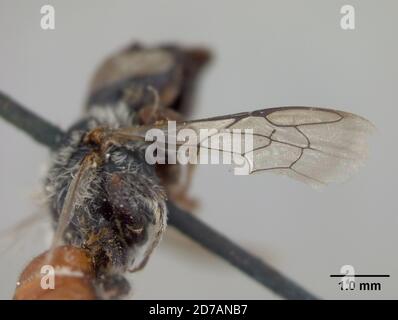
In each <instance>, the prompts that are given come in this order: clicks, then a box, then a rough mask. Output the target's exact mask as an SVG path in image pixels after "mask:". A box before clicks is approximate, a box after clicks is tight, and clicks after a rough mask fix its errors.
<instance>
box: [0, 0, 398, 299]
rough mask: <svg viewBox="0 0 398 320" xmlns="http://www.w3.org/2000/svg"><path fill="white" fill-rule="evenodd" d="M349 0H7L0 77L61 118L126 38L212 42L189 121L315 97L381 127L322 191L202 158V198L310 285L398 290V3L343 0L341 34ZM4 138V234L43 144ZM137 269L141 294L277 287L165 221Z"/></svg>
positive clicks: (12, 270) (38, 167) (23, 206)
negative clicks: (49, 19) (348, 27)
mask: <svg viewBox="0 0 398 320" xmlns="http://www.w3.org/2000/svg"><path fill="white" fill-rule="evenodd" d="M47 3H49V4H52V5H54V6H55V10H56V29H55V30H54V31H43V30H41V28H40V24H39V23H40V17H41V16H40V7H41V6H42V5H44V4H47ZM346 3H347V1H327V2H326V1H316V0H314V1H280V0H278V1H227V0H225V1H195V2H194V1H183V0H181V1H177V0H167V1H165V0H163V1H148V0H145V1H109V2H108V1H97V0H96V1H93V0H92V1H16V0H10V1H4V0H1V1H0V88H1V90H3V91H5V92H7V93H9V94H10V95H12V96H14V97H15V98H17V99H18V100H19V101H20V102H22V103H24V104H26V105H27V106H29V107H30V108H31V109H32V110H34V111H35V112H37V113H38V114H40V115H43V116H45V117H46V118H47V119H49V120H51V121H52V122H54V123H56V124H58V125H60V126H62V127H63V128H67V126H68V125H69V124H71V123H72V122H73V121H74V120H76V119H77V118H78V117H79V115H80V112H81V109H82V104H83V101H84V98H85V94H86V89H87V84H88V80H89V78H90V75H91V74H92V72H93V71H94V69H95V67H96V66H97V65H98V64H99V63H100V62H101V61H102V59H104V58H105V57H106V56H107V55H108V54H110V53H112V52H114V51H115V50H117V49H119V48H122V47H124V46H126V45H127V44H129V43H130V42H131V41H135V40H139V41H142V42H144V43H148V44H157V43H161V42H170V41H171V42H178V43H181V44H184V45H206V46H208V47H209V48H211V49H212V50H213V52H214V54H215V59H214V61H213V64H212V65H211V67H210V68H209V69H208V70H207V72H206V74H205V76H204V77H203V81H202V83H201V86H200V88H199V93H198V98H199V99H198V101H197V109H196V111H195V114H194V116H195V117H204V116H213V115H221V114H228V113H235V112H239V111H249V110H254V109H258V108H262V107H268V106H279V105H315V106H332V107H336V108H340V109H344V110H347V111H350V112H354V113H357V114H360V115H362V116H364V117H366V118H368V119H370V120H371V121H372V122H373V123H374V124H375V125H376V127H377V128H378V131H377V133H376V134H375V135H374V136H373V138H372V148H371V155H370V159H369V161H368V162H367V165H366V167H364V168H363V169H362V170H361V171H360V172H359V173H358V174H357V175H355V176H354V177H353V178H352V179H351V180H350V181H348V182H346V183H345V184H343V185H333V186H330V187H328V188H326V189H324V190H323V191H321V192H319V191H315V190H313V189H311V188H310V187H307V186H306V185H304V184H301V183H299V182H296V181H292V180H290V179H287V178H283V177H280V176H276V175H271V174H264V175H257V176H250V177H239V176H234V175H233V174H231V173H229V172H228V170H227V169H226V168H223V167H220V166H202V167H199V168H198V170H197V172H196V177H195V180H194V185H193V188H192V194H193V195H194V196H195V197H197V198H198V199H200V201H201V208H200V210H199V211H198V213H197V214H198V215H199V216H200V218H201V219H203V220H204V221H206V222H208V223H209V224H211V225H213V226H214V227H215V228H216V229H218V230H222V231H223V232H224V233H225V234H226V235H228V236H229V237H231V238H232V239H234V240H236V241H237V242H239V243H241V244H242V245H243V246H245V247H246V248H248V249H250V250H252V251H253V252H255V253H257V254H259V255H260V256H261V257H264V258H265V259H267V261H269V262H270V263H272V264H273V265H274V266H275V267H277V268H278V269H280V270H281V271H283V272H284V273H285V274H286V275H288V276H290V277H291V278H293V279H295V280H296V281H297V282H299V283H300V284H302V285H303V286H304V287H306V288H308V289H309V290H311V291H312V292H314V293H315V294H318V295H319V296H321V297H323V298H358V297H363V298H398V294H397V291H398V290H397V289H398V280H397V279H398V274H397V268H398V258H397V250H396V243H397V240H398V234H397V232H396V231H397V228H398V217H397V200H396V190H397V169H396V164H397V160H398V159H397V154H398V153H397V151H396V149H397V144H396V141H397V139H396V138H397V129H396V123H397V115H398V112H397V100H398V95H397V87H396V85H397V79H398V68H397V66H398V63H397V57H398V50H397V48H398V47H397V44H396V31H397V27H398V19H397V10H398V3H397V2H396V1H364V0H362V1H349V4H352V5H354V7H355V9H356V30H355V31H343V30H342V29H341V28H340V17H341V15H340V8H341V6H342V5H343V4H346ZM0 150H1V157H0V177H1V179H0V203H1V224H0V229H1V230H5V229H7V228H9V227H11V226H12V225H14V224H15V223H16V222H18V221H20V220H21V219H22V218H24V217H26V216H28V215H30V214H32V213H33V212H35V211H37V210H38V209H37V204H36V202H37V201H35V199H34V198H35V196H34V194H35V192H36V191H37V190H40V183H41V176H42V171H43V168H45V164H46V161H47V159H48V156H49V155H48V151H47V150H46V148H44V147H43V146H39V145H37V144H35V143H33V142H32V141H31V140H30V139H29V138H28V137H27V136H25V135H24V134H23V133H21V132H18V131H17V130H16V129H15V128H13V127H11V126H9V125H8V124H6V123H5V122H3V121H1V120H0ZM23 233H24V234H28V233H27V232H23ZM23 241H25V242H26V243H25V244H26V245H28V244H29V245H32V244H33V245H35V243H34V242H33V240H31V239H27V240H26V239H25V240H23ZM37 245H38V244H37ZM25 251H26V250H25ZM23 252H24V251H22V249H18V250H14V251H13V253H11V254H10V253H9V252H8V253H7V254H6V253H1V255H0V271H1V273H0V297H1V298H9V297H10V295H11V292H12V288H13V285H14V283H15V279H16V276H17V274H18V272H19V271H20V270H21V268H22V265H21V263H24V262H27V261H28V260H27V259H28V258H29V255H32V254H33V251H28V252H25V253H27V256H24V255H23ZM25 253H24V254H25ZM6 257H7V258H6ZM17 261H19V262H17ZM21 261H22V262H21ZM344 264H352V265H353V266H354V267H355V268H356V271H357V273H389V274H391V275H392V276H391V278H389V279H387V280H384V281H383V289H382V291H381V292H377V293H371V292H367V293H361V294H360V293H358V292H356V293H342V292H340V289H339V288H338V286H337V282H338V281H339V280H338V279H331V278H329V274H331V273H338V272H339V270H340V267H341V266H342V265H344ZM133 278H134V279H133V281H134V292H135V297H136V298H209V299H211V298H255V299H256V298H259V299H260V298H277V296H275V295H274V294H273V293H271V292H270V291H268V290H266V289H264V288H262V287H261V286H260V285H258V284H256V283H255V282H254V281H252V280H250V279H249V278H248V277H246V276H245V275H243V274H242V273H240V272H239V271H237V270H235V269H234V268H232V267H230V266H229V265H227V264H226V263H224V262H223V261H221V260H219V259H218V258H216V257H214V256H212V255H210V254H208V253H207V252H205V251H204V250H202V249H201V248H199V247H198V246H197V245H196V244H193V243H191V242H189V241H186V240H185V239H184V238H183V237H182V236H181V235H179V234H178V233H176V232H175V231H174V232H173V231H172V230H171V229H169V232H168V234H167V236H166V237H165V239H164V241H163V242H162V244H161V245H160V247H159V248H158V249H157V250H156V252H155V254H154V255H153V256H152V258H151V260H150V262H149V264H148V266H147V267H146V268H145V270H144V271H142V272H139V273H136V274H135V275H134V276H133Z"/></svg>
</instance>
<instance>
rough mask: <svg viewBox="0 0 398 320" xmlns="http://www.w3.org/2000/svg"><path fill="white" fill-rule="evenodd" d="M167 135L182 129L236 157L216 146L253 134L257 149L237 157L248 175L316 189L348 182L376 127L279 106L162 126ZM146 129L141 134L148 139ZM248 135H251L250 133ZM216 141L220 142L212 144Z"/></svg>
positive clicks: (348, 116)
mask: <svg viewBox="0 0 398 320" xmlns="http://www.w3.org/2000/svg"><path fill="white" fill-rule="evenodd" d="M156 128H157V129H160V130H162V131H163V133H164V135H165V136H169V137H170V136H175V135H178V133H179V132H180V131H181V130H183V129H193V130H195V131H196V132H197V134H198V135H199V136H200V131H201V130H202V129H215V130H214V131H213V132H212V131H211V130H210V131H209V132H208V134H207V135H206V134H205V135H204V136H201V139H200V140H199V142H198V144H197V147H198V149H199V150H200V151H201V152H203V150H206V149H207V150H208V149H211V150H213V151H214V150H218V151H221V152H224V153H236V152H233V150H231V149H230V145H231V144H228V143H226V144H225V143H224V144H223V143H220V144H219V145H217V146H215V145H214V143H212V141H211V140H212V139H213V140H217V138H218V137H219V136H220V135H221V134H222V133H223V132H225V131H227V130H229V132H231V131H232V132H233V131H234V130H238V129H239V130H241V131H242V133H238V134H243V133H244V132H243V130H245V129H249V130H250V129H251V130H252V133H250V134H249V135H251V136H252V138H253V139H252V141H253V146H252V148H251V149H250V150H245V151H244V152H238V153H237V155H238V156H240V157H241V158H242V160H243V159H245V161H246V162H248V163H249V170H248V173H258V172H265V171H269V172H274V173H279V174H285V175H288V176H291V177H293V178H296V179H298V180H301V181H304V182H306V183H309V184H311V185H313V186H321V185H325V184H328V183H330V182H334V181H343V180H345V179H347V178H348V177H349V176H350V175H351V173H352V172H354V171H355V170H356V169H357V168H358V167H359V166H360V165H362V164H363V162H364V160H365V159H366V156H367V150H368V143H367V140H368V139H367V138H368V135H369V134H370V133H371V132H372V131H373V125H372V124H371V123H370V122H369V121H368V120H366V119H364V118H362V117H359V116H357V115H355V114H352V113H348V112H343V111H338V110H333V109H324V108H312V107H280V108H271V109H263V110H257V111H253V112H245V113H238V114H234V115H229V116H221V117H214V118H208V119H202V120H194V121H188V122H180V123H177V126H176V130H175V131H174V132H170V130H169V128H168V127H167V124H166V125H158V126H156ZM147 129H148V128H143V129H140V130H138V132H139V133H138V135H141V136H144V135H145V132H146V130H147ZM246 134H247V133H246ZM214 138H216V139H214Z"/></svg>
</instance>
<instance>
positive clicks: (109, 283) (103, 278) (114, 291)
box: [95, 273, 131, 300]
mask: <svg viewBox="0 0 398 320" xmlns="http://www.w3.org/2000/svg"><path fill="white" fill-rule="evenodd" d="M95 288H96V291H97V295H98V296H99V297H100V298H102V299H104V300H113V299H121V298H124V297H126V296H127V295H128V294H129V293H130V290H131V286H130V283H129V282H128V281H127V279H126V278H125V277H124V276H122V275H120V274H116V273H115V274H102V275H100V276H99V277H98V278H97V279H96V280H95Z"/></svg>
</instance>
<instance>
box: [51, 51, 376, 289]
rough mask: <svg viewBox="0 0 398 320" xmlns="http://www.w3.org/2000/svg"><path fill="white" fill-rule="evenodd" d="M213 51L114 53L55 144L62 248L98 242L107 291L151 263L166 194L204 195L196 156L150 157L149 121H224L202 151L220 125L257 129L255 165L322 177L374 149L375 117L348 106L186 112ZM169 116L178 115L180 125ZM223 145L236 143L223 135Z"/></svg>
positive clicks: (160, 125)
mask: <svg viewBox="0 0 398 320" xmlns="http://www.w3.org/2000/svg"><path fill="white" fill-rule="evenodd" d="M209 57H210V55H209V53H208V52H207V51H206V50H203V49H184V48H180V47H176V46H160V47H154V48H148V47H143V46H140V45H133V46H131V47H129V48H127V49H125V50H123V51H122V52H120V53H118V54H116V55H114V56H112V57H110V58H109V59H108V60H107V61H105V63H104V64H103V65H102V66H101V67H100V69H99V70H98V72H97V73H96V75H95V76H94V79H93V82H92V85H91V90H90V94H89V99H88V102H87V108H86V112H85V115H84V117H83V118H82V119H81V120H79V121H78V122H77V123H76V124H74V125H73V126H72V127H71V128H70V129H69V130H68V132H67V134H66V136H65V137H64V140H63V141H62V142H61V144H60V146H59V147H58V149H57V150H55V151H54V154H53V160H52V166H51V168H50V170H49V172H48V175H47V178H46V181H45V192H46V195H47V197H48V203H49V207H50V209H51V214H52V218H53V221H54V226H55V227H56V232H55V236H54V241H53V248H57V247H58V246H60V245H62V244H67V245H72V246H74V247H77V248H82V249H84V250H85V251H86V252H88V253H89V256H90V257H91V258H92V263H93V266H94V274H95V280H94V282H95V287H96V288H97V291H98V292H101V294H102V297H108V296H109V291H114V292H117V293H118V294H116V296H117V295H121V293H120V291H117V290H116V291H115V288H125V287H126V284H125V280H124V278H123V274H124V273H125V272H128V271H131V272H133V271H137V270H139V269H141V268H143V267H144V266H145V264H146V263H147V261H148V259H149V257H150V255H151V253H152V252H153V250H154V249H155V247H156V246H157V244H158V243H159V241H160V239H161V237H162V235H163V233H164V231H165V228H166V224H167V223H166V222H167V208H166V199H168V200H169V201H172V202H174V203H176V204H177V205H178V206H180V207H185V208H187V207H188V208H192V207H193V206H194V204H195V203H194V201H193V200H192V199H191V198H190V197H189V196H188V194H187V192H186V190H187V187H188V185H189V181H190V177H191V174H192V168H193V166H191V165H182V164H178V163H167V162H166V163H157V164H150V163H148V161H146V157H145V153H146V151H147V149H148V145H149V142H148V141H147V139H146V136H147V133H148V131H149V130H152V129H156V130H158V131H157V132H161V133H162V134H163V135H164V136H165V137H166V138H168V137H170V138H171V135H178V134H179V133H180V132H182V131H183V130H186V129H190V130H193V131H194V132H198V135H199V131H200V130H202V129H215V132H216V133H212V134H209V135H207V136H205V138H204V139H201V140H199V141H198V143H197V144H196V146H197V147H198V152H202V151H203V149H212V147H209V144H208V142H209V140H210V139H212V138H214V137H215V136H217V135H218V134H219V133H220V132H221V133H222V132H224V131H225V130H232V132H234V133H235V134H236V133H237V132H245V133H246V134H247V132H246V131H245V130H246V129H248V130H250V131H249V135H250V137H251V138H252V148H251V149H250V150H245V152H240V153H239V156H241V157H242V158H243V159H250V161H249V169H248V173H257V172H264V171H270V172H275V173H279V174H286V175H288V176H291V177H293V178H296V179H299V180H302V181H304V182H306V183H308V184H310V185H314V186H320V185H325V184H328V183H330V182H334V181H341V180H344V179H346V178H347V177H348V176H349V175H350V174H351V173H352V172H354V171H355V169H357V168H358V167H359V166H360V165H361V164H362V163H363V161H364V159H365V158H366V154H367V136H368V134H369V133H370V132H371V131H372V125H371V124H370V122H368V121H367V120H365V119H364V118H361V117H359V116H357V115H354V114H351V113H347V112H343V111H338V110H333V109H325V108H314V107H278V108H270V109H263V110H257V111H253V112H244V113H239V114H233V115H228V116H220V117H214V118H208V119H202V120H194V121H184V120H183V119H184V116H186V115H187V114H188V113H189V110H190V109H191V107H192V101H193V93H194V86H195V83H196V80H197V76H198V74H199V73H200V70H201V69H202V67H203V66H204V65H205V64H206V62H207V61H208V59H209ZM168 121H176V130H175V132H173V133H171V132H170V130H169V129H168ZM238 134H240V133H238ZM165 141H169V139H166V140H165ZM167 147H169V148H170V146H167ZM217 150H219V151H223V152H226V153H231V152H232V151H231V149H229V148H223V146H222V144H221V145H219V148H217ZM109 283H112V284H114V286H113V287H112V286H109ZM104 288H107V290H105V291H108V293H107V292H104ZM126 291H127V290H124V291H123V293H125V292H126ZM114 296H115V295H113V297H114ZM100 297H101V295H100Z"/></svg>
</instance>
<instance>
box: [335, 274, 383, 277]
mask: <svg viewBox="0 0 398 320" xmlns="http://www.w3.org/2000/svg"><path fill="white" fill-rule="evenodd" d="M330 277H331V278H342V277H351V278H389V277H390V275H389V274H355V275H354V274H331V275H330Z"/></svg>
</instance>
